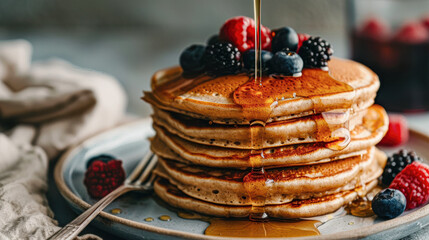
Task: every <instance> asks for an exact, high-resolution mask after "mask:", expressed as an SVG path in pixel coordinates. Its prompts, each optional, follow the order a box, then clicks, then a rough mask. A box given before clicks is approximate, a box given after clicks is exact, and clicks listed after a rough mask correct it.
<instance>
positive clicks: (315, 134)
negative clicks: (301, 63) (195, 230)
mask: <svg viewBox="0 0 429 240" xmlns="http://www.w3.org/2000/svg"><path fill="white" fill-rule="evenodd" d="M154 110H155V113H154V115H153V116H152V117H153V122H154V125H155V127H158V126H159V127H163V128H165V129H166V130H168V132H170V133H172V134H174V135H178V136H180V137H181V138H183V139H186V140H188V141H192V142H196V143H200V144H206V145H213V146H220V147H228V148H237V149H260V148H272V147H279V146H284V145H291V144H302V143H309V142H320V141H324V142H328V141H334V140H337V139H338V137H336V136H335V135H332V133H333V132H335V131H336V130H339V129H340V128H344V124H347V125H348V128H349V129H350V130H352V129H354V128H355V126H357V125H360V124H362V121H363V117H364V116H365V114H366V113H367V110H362V111H360V112H358V113H355V114H353V115H351V116H350V117H348V116H345V118H343V117H342V116H341V115H340V114H338V115H335V116H338V122H339V123H338V124H331V125H329V126H328V124H327V121H326V120H325V118H324V117H322V116H321V115H313V116H308V117H302V118H298V119H292V120H285V121H279V122H272V123H269V124H267V125H266V126H265V130H264V138H265V141H264V142H263V143H262V144H263V145H262V146H259V145H255V144H252V142H251V134H252V131H253V130H252V128H255V127H249V126H248V125H235V126H234V125H223V124H213V123H210V122H209V121H206V120H198V119H193V118H189V117H187V116H184V115H181V114H173V113H168V112H165V111H161V110H158V109H156V108H155V109H154ZM346 119H350V120H346ZM332 121H335V120H332Z"/></svg>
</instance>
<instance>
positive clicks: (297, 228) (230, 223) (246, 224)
mask: <svg viewBox="0 0 429 240" xmlns="http://www.w3.org/2000/svg"><path fill="white" fill-rule="evenodd" d="M177 215H178V216H179V217H181V218H184V219H196V220H201V221H205V222H208V223H209V224H210V225H209V226H208V227H207V229H206V230H205V231H204V234H205V235H210V236H219V237H245V238H246V237H249V238H272V237H303V236H315V235H320V232H319V230H318V229H317V227H318V226H319V225H320V224H321V222H320V221H317V220H279V219H270V221H263V222H259V221H249V220H247V219H225V218H215V217H208V216H202V215H199V214H195V213H190V212H178V213H177Z"/></svg>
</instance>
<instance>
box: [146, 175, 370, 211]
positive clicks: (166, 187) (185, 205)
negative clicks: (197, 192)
mask: <svg viewBox="0 0 429 240" xmlns="http://www.w3.org/2000/svg"><path fill="white" fill-rule="evenodd" d="M376 185H377V180H374V181H372V182H370V183H368V184H366V185H365V187H364V188H363V189H364V190H363V191H357V190H356V191H355V190H349V191H343V192H339V193H336V194H332V195H327V196H323V197H319V198H311V199H305V200H294V201H292V202H289V203H284V204H278V205H266V206H265V208H264V209H265V212H266V213H267V214H268V215H269V216H270V217H273V218H306V217H314V216H320V215H324V214H328V213H332V212H334V211H336V210H338V209H339V208H340V207H342V206H344V205H345V204H348V203H349V202H351V201H353V200H354V199H355V198H356V197H358V196H359V194H362V195H365V194H366V193H367V192H368V191H370V190H371V189H372V188H374V187H375V186H376ZM154 190H155V193H156V194H157V195H158V196H159V197H160V198H161V199H162V200H163V201H165V202H167V203H168V204H169V205H171V206H173V207H176V208H181V209H186V210H189V211H194V212H198V213H201V214H205V215H212V216H218V217H227V218H244V217H248V216H249V213H250V212H251V208H252V207H251V206H231V205H221V204H214V203H210V202H206V201H202V200H198V199H195V198H192V197H189V196H188V195H186V194H184V193H183V192H182V191H180V190H179V189H178V188H176V187H175V186H174V185H172V184H171V183H170V182H169V181H168V180H167V179H165V178H159V179H158V180H157V181H155V183H154Z"/></svg>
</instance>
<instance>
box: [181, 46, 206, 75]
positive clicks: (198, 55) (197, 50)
mask: <svg viewBox="0 0 429 240" xmlns="http://www.w3.org/2000/svg"><path fill="white" fill-rule="evenodd" d="M205 50H206V47H205V46H203V45H198V44H194V45H191V46H190V47H188V48H186V49H185V50H184V51H183V52H182V54H181V55H180V66H181V67H182V68H183V71H184V72H189V73H197V72H201V71H202V70H203V69H204V63H203V56H204V52H205Z"/></svg>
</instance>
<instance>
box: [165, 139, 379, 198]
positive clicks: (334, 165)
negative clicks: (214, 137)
mask: <svg viewBox="0 0 429 240" xmlns="http://www.w3.org/2000/svg"><path fill="white" fill-rule="evenodd" d="M376 151H379V150H376V149H375V148H374V147H373V148H371V149H370V150H369V151H368V153H367V154H365V155H363V156H355V157H350V158H346V159H343V160H338V161H332V162H328V163H323V164H316V165H307V166H297V167H287V168H274V169H268V170H266V178H267V179H269V184H268V185H267V184H265V185H264V186H263V187H264V188H267V190H268V191H267V197H266V200H265V201H266V204H269V205H271V204H281V203H287V202H290V201H292V200H293V199H308V198H312V197H320V196H325V195H327V194H333V193H337V192H340V191H344V190H351V189H354V188H356V186H357V185H359V184H363V183H368V182H370V181H372V180H374V179H377V178H378V177H379V176H380V175H381V173H382V168H381V166H380V165H384V162H385V161H386V159H387V158H386V157H385V156H384V154H382V155H377V154H376ZM159 161H160V164H161V167H162V169H161V170H160V172H159V175H162V176H163V177H164V178H167V179H169V180H170V182H171V183H173V184H174V185H176V186H177V187H178V188H179V189H180V190H181V191H183V192H184V193H186V194H187V195H189V196H191V197H194V198H197V199H200V200H204V201H208V202H212V203H216V204H225V205H251V203H252V201H251V199H250V197H249V193H248V192H247V189H246V187H245V186H244V183H243V179H244V177H245V176H246V175H247V174H248V173H249V170H241V171H240V170H236V169H221V168H208V167H201V166H194V165H187V164H184V163H179V162H175V161H171V160H165V159H162V158H161V159H160V160H159ZM379 161H380V162H381V164H380V163H379ZM164 171H165V172H164ZM256 190H258V189H255V191H256ZM260 190H261V191H263V190H265V189H260Z"/></svg>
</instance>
